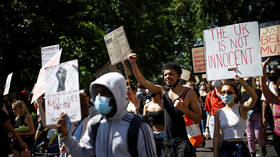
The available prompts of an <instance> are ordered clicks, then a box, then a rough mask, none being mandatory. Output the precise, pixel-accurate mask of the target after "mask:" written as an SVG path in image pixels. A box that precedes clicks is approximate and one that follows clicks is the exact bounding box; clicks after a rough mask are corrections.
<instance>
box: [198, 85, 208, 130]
mask: <svg viewBox="0 0 280 157" xmlns="http://www.w3.org/2000/svg"><path fill="white" fill-rule="evenodd" d="M198 92H199V97H198V100H199V102H200V105H201V110H202V120H201V131H202V133H204V132H205V127H206V121H207V111H205V110H204V108H205V100H206V97H207V93H208V92H209V88H208V86H207V84H206V82H204V81H202V82H201V83H200V84H199V91H198Z"/></svg>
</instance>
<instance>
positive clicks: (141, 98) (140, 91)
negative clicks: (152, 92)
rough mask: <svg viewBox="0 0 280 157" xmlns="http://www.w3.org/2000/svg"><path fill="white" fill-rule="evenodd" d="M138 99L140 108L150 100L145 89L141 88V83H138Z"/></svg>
mask: <svg viewBox="0 0 280 157" xmlns="http://www.w3.org/2000/svg"><path fill="white" fill-rule="evenodd" d="M136 96H137V98H138V99H139V101H140V107H143V106H144V105H145V103H146V100H147V99H148V94H147V92H146V89H145V87H143V86H141V85H140V83H137V93H136Z"/></svg>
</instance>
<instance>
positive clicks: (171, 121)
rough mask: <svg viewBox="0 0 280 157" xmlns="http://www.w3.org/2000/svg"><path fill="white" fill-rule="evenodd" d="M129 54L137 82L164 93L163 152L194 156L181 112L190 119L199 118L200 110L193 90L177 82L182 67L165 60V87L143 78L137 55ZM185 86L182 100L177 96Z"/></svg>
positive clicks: (170, 156) (173, 155) (168, 154)
mask: <svg viewBox="0 0 280 157" xmlns="http://www.w3.org/2000/svg"><path fill="white" fill-rule="evenodd" d="M128 58H129V61H130V63H131V65H132V68H133V71H134V74H135V76H136V79H137V80H138V82H139V83H140V84H141V85H142V86H144V87H145V88H147V89H148V90H149V91H150V92H152V93H160V95H163V106H164V117H165V128H166V137H165V155H166V156H167V157H175V156H176V157H177V156H178V157H182V156H193V152H194V151H193V146H192V144H191V143H190V142H189V140H188V136H187V132H186V127H185V120H184V117H183V116H184V114H185V115H186V116H188V117H189V118H190V119H191V120H193V121H195V122H200V121H201V110H200V107H199V105H198V99H197V96H196V93H195V91H194V90H193V89H189V88H187V87H184V86H182V84H181V83H179V79H180V76H181V74H182V69H181V67H180V66H179V65H178V64H176V63H173V62H171V63H167V64H165V66H164V68H163V71H164V81H165V83H166V85H167V86H168V88H165V87H162V86H160V85H155V84H153V83H151V82H150V81H148V80H146V79H145V77H144V76H143V74H142V73H141V72H140V70H139V68H138V65H137V63H136V61H137V56H136V54H135V53H132V54H130V55H129V56H128ZM185 90H188V93H187V96H185V97H184V98H183V102H182V101H180V97H181V95H182V93H184V91H185Z"/></svg>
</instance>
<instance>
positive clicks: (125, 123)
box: [61, 72, 156, 157]
mask: <svg viewBox="0 0 280 157" xmlns="http://www.w3.org/2000/svg"><path fill="white" fill-rule="evenodd" d="M96 84H99V85H103V86H105V87H107V88H108V89H109V90H110V91H111V92H112V94H113V95H114V98H115V101H116V107H117V109H116V113H115V115H114V116H113V117H111V118H108V119H106V117H104V118H103V119H102V120H101V121H100V125H99V128H98V131H97V136H96V142H95V141H94V139H93V138H94V137H93V133H92V126H93V125H94V124H95V123H96V121H98V120H96V119H98V116H94V117H92V118H91V119H90V121H89V122H88V126H87V130H86V132H85V134H84V136H83V137H82V138H81V140H80V143H79V144H78V143H77V142H76V141H75V140H74V139H73V138H72V137H71V136H70V135H69V134H68V136H67V137H66V138H64V139H61V140H62V141H63V142H64V144H65V146H66V150H67V151H68V152H69V153H70V154H71V155H72V157H93V156H94V155H96V156H97V157H130V156H131V155H130V153H129V152H128V146H127V132H128V128H129V124H130V122H131V120H132V118H133V117H134V115H132V114H131V113H128V112H126V108H127V105H126V99H125V98H126V97H125V96H126V83H125V78H124V77H123V76H122V75H121V74H120V73H117V72H111V73H107V74H104V75H102V76H101V77H99V78H98V79H96V80H95V81H94V82H92V83H91V85H90V93H91V98H93V100H94V99H95V96H96ZM137 150H138V156H139V157H154V156H156V147H155V142H154V138H153V135H152V130H151V128H150V127H149V126H148V124H146V123H143V124H142V125H141V127H140V129H139V133H138V143H137Z"/></svg>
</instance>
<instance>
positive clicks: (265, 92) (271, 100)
mask: <svg viewBox="0 0 280 157" xmlns="http://www.w3.org/2000/svg"><path fill="white" fill-rule="evenodd" d="M269 61H270V58H268V59H267V60H266V61H264V63H263V76H261V77H260V80H261V89H262V92H263V95H264V97H265V99H266V101H267V102H268V103H270V104H280V99H279V98H278V97H277V96H276V95H274V94H273V93H272V92H271V91H270V89H269V88H268V86H267V85H266V77H267V75H266V73H265V71H266V65H267V64H268V63H269Z"/></svg>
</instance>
